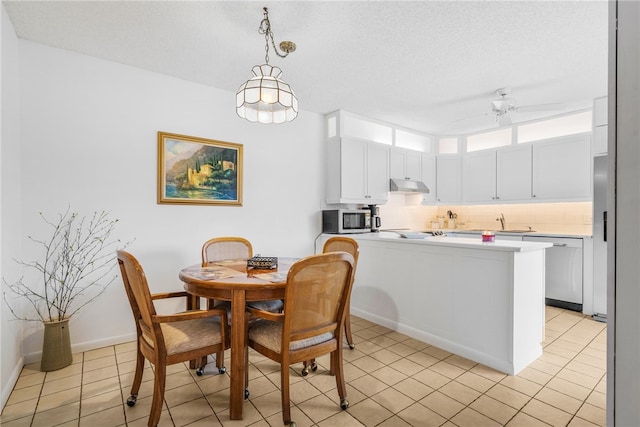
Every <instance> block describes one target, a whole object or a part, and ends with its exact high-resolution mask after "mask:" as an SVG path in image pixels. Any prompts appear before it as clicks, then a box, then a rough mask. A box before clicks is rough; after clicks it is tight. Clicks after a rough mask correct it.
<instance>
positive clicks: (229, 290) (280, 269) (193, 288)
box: [179, 258, 297, 420]
mask: <svg viewBox="0 0 640 427" xmlns="http://www.w3.org/2000/svg"><path fill="white" fill-rule="evenodd" d="M295 261H297V258H278V266H277V268H275V269H270V270H258V269H251V268H249V269H248V268H247V260H246V259H234V260H222V261H217V262H213V263H209V264H208V265H207V266H202V265H200V264H198V265H192V266H190V267H186V268H184V269H182V270H181V271H180V274H179V277H180V280H182V282H184V289H185V291H187V292H188V293H190V294H192V295H196V296H199V297H205V298H211V299H216V300H224V301H231V372H230V376H231V389H230V406H231V409H230V418H231V419H232V420H241V419H242V404H243V401H244V376H245V373H244V370H245V369H247V368H248V367H246V366H245V365H244V360H245V358H244V350H245V346H244V343H245V339H246V330H245V319H246V317H245V304H246V303H247V302H250V301H262V300H276V299H284V289H285V284H286V280H287V273H288V271H289V268H290V267H291V265H292V264H293V263H294V262H295Z"/></svg>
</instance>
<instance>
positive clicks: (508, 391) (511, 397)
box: [486, 384, 531, 409]
mask: <svg viewBox="0 0 640 427" xmlns="http://www.w3.org/2000/svg"><path fill="white" fill-rule="evenodd" d="M486 395H487V396H490V397H493V398H494V399H496V400H498V401H500V402H502V403H505V404H507V405H509V406H511V407H512V408H515V409H521V408H522V407H523V406H524V405H526V404H527V402H528V401H529V400H531V397H530V396H528V395H526V394H524V393H520V392H519V391H516V390H514V389H512V388H510V387H506V386H504V385H502V384H496V385H495V386H494V387H492V388H491V389H489V390H488V391H487V393H486Z"/></svg>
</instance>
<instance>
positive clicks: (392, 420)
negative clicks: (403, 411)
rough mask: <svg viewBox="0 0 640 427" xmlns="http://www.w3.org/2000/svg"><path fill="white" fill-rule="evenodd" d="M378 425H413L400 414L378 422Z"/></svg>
mask: <svg viewBox="0 0 640 427" xmlns="http://www.w3.org/2000/svg"><path fill="white" fill-rule="evenodd" d="M378 427H411V424H409V423H408V422H406V421H405V420H403V419H402V418H400V417H399V416H397V415H394V416H393V417H391V418H387V419H386V420H384V421H383V422H381V423H380V424H378Z"/></svg>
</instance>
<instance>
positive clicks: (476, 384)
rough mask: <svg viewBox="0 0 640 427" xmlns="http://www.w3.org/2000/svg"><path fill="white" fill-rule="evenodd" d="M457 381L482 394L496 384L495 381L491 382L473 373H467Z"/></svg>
mask: <svg viewBox="0 0 640 427" xmlns="http://www.w3.org/2000/svg"><path fill="white" fill-rule="evenodd" d="M456 381H457V382H459V383H461V384H464V385H466V386H467V387H471V388H472V389H474V390H476V391H479V392H480V393H485V392H486V391H487V390H489V389H490V388H491V387H493V386H494V385H495V384H496V383H495V382H494V381H491V380H489V379H487V378H485V377H482V376H480V375H477V374H475V373H473V372H465V373H464V374H462V375H460V376H459V377H458V378H456Z"/></svg>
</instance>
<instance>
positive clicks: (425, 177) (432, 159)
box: [420, 154, 436, 203]
mask: <svg viewBox="0 0 640 427" xmlns="http://www.w3.org/2000/svg"><path fill="white" fill-rule="evenodd" d="M420 157H421V159H420V163H421V164H422V174H421V178H420V179H421V180H422V182H424V184H425V185H426V186H427V188H428V189H429V192H428V193H423V194H422V203H433V202H435V201H436V156H434V155H433V154H422V155H421V156H420Z"/></svg>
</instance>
